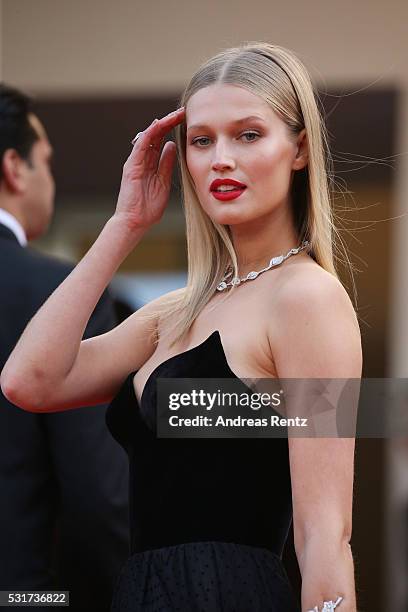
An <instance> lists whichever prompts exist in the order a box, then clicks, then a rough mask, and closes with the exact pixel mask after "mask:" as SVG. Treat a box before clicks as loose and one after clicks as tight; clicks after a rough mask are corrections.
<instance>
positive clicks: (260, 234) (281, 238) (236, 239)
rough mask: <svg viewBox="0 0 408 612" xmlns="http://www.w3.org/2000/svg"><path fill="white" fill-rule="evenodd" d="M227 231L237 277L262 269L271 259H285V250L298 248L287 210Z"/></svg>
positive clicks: (297, 241) (234, 226)
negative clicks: (235, 255) (229, 235)
mask: <svg viewBox="0 0 408 612" xmlns="http://www.w3.org/2000/svg"><path fill="white" fill-rule="evenodd" d="M229 227H230V231H231V236H232V242H233V245H234V248H235V252H236V254H237V260H238V273H239V276H240V277H243V276H246V274H248V272H251V271H252V270H255V271H257V270H259V269H261V268H265V267H266V266H268V265H269V261H270V260H271V258H272V257H277V256H278V255H286V253H287V252H288V251H289V249H291V248H294V247H297V246H299V244H300V239H299V238H298V236H297V233H296V231H295V228H294V224H293V222H292V218H291V215H290V214H288V209H287V208H286V209H283V210H282V211H279V210H277V211H276V213H275V214H274V215H269V216H268V217H261V218H258V219H255V220H254V221H250V222H248V223H241V224H239V225H230V226H229Z"/></svg>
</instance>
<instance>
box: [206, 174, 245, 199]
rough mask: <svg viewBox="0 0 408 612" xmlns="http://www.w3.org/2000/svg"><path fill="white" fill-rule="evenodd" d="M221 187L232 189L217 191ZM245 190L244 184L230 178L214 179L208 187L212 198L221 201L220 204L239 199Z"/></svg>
mask: <svg viewBox="0 0 408 612" xmlns="http://www.w3.org/2000/svg"><path fill="white" fill-rule="evenodd" d="M221 185H228V186H230V187H232V189H226V190H225V191H224V190H222V191H221V190H220V189H219V188H220V187H221ZM245 189H246V185H244V183H241V182H240V181H236V180H235V179H231V178H225V179H215V181H213V182H212V183H211V185H210V191H211V194H212V195H213V196H214V198H216V199H217V200H221V201H222V202H226V201H228V200H235V199H236V198H239V196H240V195H242V194H243V193H244V191H245Z"/></svg>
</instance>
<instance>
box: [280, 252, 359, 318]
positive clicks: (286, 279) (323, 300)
mask: <svg viewBox="0 0 408 612" xmlns="http://www.w3.org/2000/svg"><path fill="white" fill-rule="evenodd" d="M274 304H275V306H276V308H279V309H284V313H285V314H286V315H287V316H288V317H290V316H291V314H292V315H293V314H296V315H297V314H299V311H300V312H301V313H303V314H304V315H305V316H306V315H310V316H313V317H318V316H320V315H321V314H326V315H327V314H329V312H328V310H327V309H328V307H330V313H332V315H333V317H335V316H336V315H337V316H340V315H341V316H346V317H349V318H350V321H353V322H354V323H355V324H356V325H357V327H358V322H357V317H356V313H355V310H354V307H353V304H352V302H351V300H350V297H349V295H348V293H347V291H346V289H345V288H344V286H343V285H342V283H341V282H340V280H339V279H338V278H336V277H335V276H334V275H333V274H331V273H330V272H327V271H326V270H324V269H323V268H322V267H321V266H319V265H318V264H317V263H316V262H314V261H306V262H303V263H302V265H296V266H295V265H294V266H291V267H290V268H288V270H287V273H286V274H285V275H283V276H282V280H281V282H280V283H279V286H278V288H277V291H276V294H275V299H274Z"/></svg>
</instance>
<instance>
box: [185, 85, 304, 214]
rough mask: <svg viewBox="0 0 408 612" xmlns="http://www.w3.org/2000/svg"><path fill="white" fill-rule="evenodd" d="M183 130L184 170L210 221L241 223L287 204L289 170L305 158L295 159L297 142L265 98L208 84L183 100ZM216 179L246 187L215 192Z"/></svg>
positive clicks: (296, 168)
mask: <svg viewBox="0 0 408 612" xmlns="http://www.w3.org/2000/svg"><path fill="white" fill-rule="evenodd" d="M186 128H187V141H186V160H187V166H188V169H189V172H190V174H191V177H192V179H193V181H194V185H195V188H196V192H197V196H198V198H199V200H200V202H201V205H202V207H203V209H204V210H205V212H206V213H207V214H208V215H209V216H210V217H211V218H212V219H213V220H214V221H217V222H218V223H220V224H225V225H227V224H228V225H230V224H231V225H233V224H237V223H244V222H248V221H253V220H255V219H257V218H260V217H263V216H264V215H268V214H273V212H274V211H275V212H276V210H277V207H280V206H288V195H289V188H290V183H291V175H292V172H293V170H298V169H299V168H301V167H303V166H304V165H306V163H307V159H304V156H303V157H302V156H300V154H299V157H298V143H297V142H296V140H295V139H294V138H293V137H290V136H289V133H288V128H287V126H286V124H285V123H284V122H283V121H282V120H281V119H280V118H279V117H278V115H277V114H276V113H275V112H274V111H273V110H272V109H271V108H270V106H268V104H267V103H266V102H264V100H262V99H261V98H259V97H258V96H256V95H254V94H252V93H251V92H250V91H248V90H247V89H244V88H243V87H238V86H236V85H220V84H216V85H210V86H208V87H205V88H203V89H200V90H199V91H198V92H196V93H195V94H194V95H193V96H192V97H191V98H190V100H189V101H188V103H187V106H186ZM301 135H302V133H301ZM301 135H300V136H301ZM300 136H299V137H298V141H299V142H300V140H301V137H300ZM300 150H301V151H302V146H301V147H300ZM216 179H221V180H224V179H233V180H234V181H239V183H241V184H242V185H244V186H245V188H244V189H235V190H234V191H232V192H226V191H225V190H224V191H221V192H220V191H215V190H214V187H215V188H218V190H223V189H225V188H223V187H222V186H221V187H220V184H218V186H217V184H215V186H214V185H212V183H213V181H214V180H216ZM227 189H228V187H227Z"/></svg>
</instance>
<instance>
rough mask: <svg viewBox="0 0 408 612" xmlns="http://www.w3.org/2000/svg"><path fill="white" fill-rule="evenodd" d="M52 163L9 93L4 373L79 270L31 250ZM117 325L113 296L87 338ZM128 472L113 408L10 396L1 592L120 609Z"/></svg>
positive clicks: (2, 153)
mask: <svg viewBox="0 0 408 612" xmlns="http://www.w3.org/2000/svg"><path fill="white" fill-rule="evenodd" d="M51 156H52V148H51V144H50V143H49V141H48V138H47V134H46V131H45V128H44V127H43V125H42V124H41V122H40V120H39V119H38V117H37V116H36V115H35V114H34V112H33V111H32V104H31V101H30V100H29V98H27V97H26V96H25V95H24V94H22V93H21V92H19V91H17V90H15V89H12V88H10V87H7V86H5V85H0V370H1V368H2V367H3V365H4V363H5V362H6V360H7V358H8V356H9V354H10V352H11V351H12V349H13V348H14V346H15V344H16V343H17V340H18V338H19V336H20V334H21V333H22V331H23V330H24V328H25V326H26V325H27V323H28V322H29V320H30V319H31V317H32V316H33V315H34V313H35V312H36V311H37V310H38V308H39V307H40V306H41V305H42V303H43V302H44V301H45V300H46V299H47V298H48V296H49V295H50V293H52V291H53V290H54V289H55V288H56V287H57V286H58V285H59V284H60V283H61V282H62V281H63V280H64V278H65V277H66V276H67V275H68V274H69V273H70V272H71V270H72V268H73V265H71V264H70V263H67V262H63V261H61V260H58V259H54V258H51V257H48V256H45V255H43V254H40V253H39V252H37V251H35V250H32V249H31V248H30V247H28V246H27V241H30V240H33V239H35V238H37V237H39V236H41V235H42V234H43V233H44V232H45V231H46V229H47V227H48V225H49V223H50V220H51V217H52V214H53V209H54V204H53V202H54V191H55V188H54V181H53V177H52V174H51V170H50V160H51ZM67 172H69V169H67ZM115 324H116V320H115V316H114V310H113V305H112V301H111V298H110V296H109V294H108V293H107V292H105V294H104V295H103V296H102V298H101V300H100V302H99V303H98V305H97V307H96V308H95V311H94V313H93V316H92V317H91V320H90V322H89V324H88V327H87V328H86V332H85V336H84V337H90V336H95V335H97V334H100V333H103V332H106V331H108V330H109V329H111V328H112V327H113V326H114V325H115ZM51 358H52V356H51ZM127 471H128V467H127V458H126V456H125V455H124V453H123V451H122V449H121V448H120V447H119V446H118V445H117V444H116V442H115V441H114V440H113V438H112V437H111V436H110V434H109V432H108V430H107V428H106V426H105V407H104V406H95V407H87V408H79V409H75V410H70V411H68V412H56V413H49V414H33V413H28V412H25V411H23V410H20V409H19V408H17V407H15V406H14V405H12V404H10V402H8V401H7V400H6V398H5V397H4V396H3V395H2V394H1V391H0V496H1V504H0V590H30V591H33V590H47V589H57V588H60V589H64V590H69V591H70V609H71V610H85V609H86V610H98V612H103V611H104V610H109V608H110V600H111V594H112V588H113V585H114V582H115V580H116V578H117V576H118V573H119V571H120V568H121V566H122V565H123V563H124V561H125V560H126V558H127V556H128V552H129V547H128V509H127V481H128V476H127Z"/></svg>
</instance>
